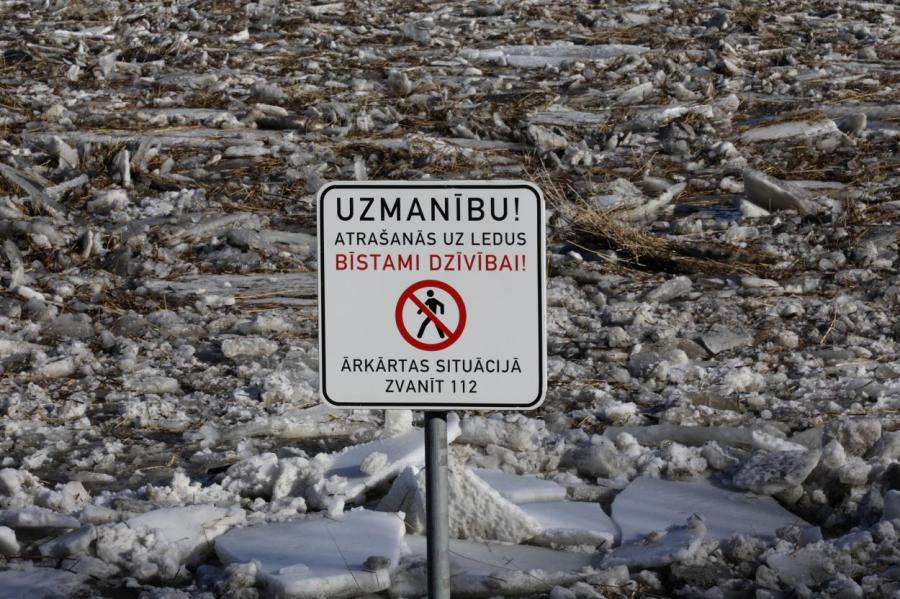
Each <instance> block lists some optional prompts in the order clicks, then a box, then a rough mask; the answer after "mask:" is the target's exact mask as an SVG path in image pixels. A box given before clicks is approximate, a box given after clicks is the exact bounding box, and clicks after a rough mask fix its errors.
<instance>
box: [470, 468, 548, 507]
mask: <svg viewBox="0 0 900 599" xmlns="http://www.w3.org/2000/svg"><path fill="white" fill-rule="evenodd" d="M475 474H477V475H478V476H479V477H480V478H481V479H482V480H484V481H485V482H486V483H487V484H489V485H490V486H491V487H493V489H494V490H496V491H497V492H498V493H500V495H502V496H503V497H504V498H505V499H507V500H509V501H512V502H513V503H518V504H522V503H534V502H536V501H562V500H563V499H565V498H566V488H565V487H563V486H562V485H558V484H556V483H555V482H553V481H550V480H542V479H540V478H536V477H534V476H518V475H516V474H508V473H506V472H503V471H501V470H488V469H486V468H476V469H475Z"/></svg>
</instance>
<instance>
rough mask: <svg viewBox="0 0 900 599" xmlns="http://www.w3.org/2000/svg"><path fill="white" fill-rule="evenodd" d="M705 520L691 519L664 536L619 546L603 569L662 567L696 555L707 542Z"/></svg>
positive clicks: (608, 558)
mask: <svg viewBox="0 0 900 599" xmlns="http://www.w3.org/2000/svg"><path fill="white" fill-rule="evenodd" d="M706 536H707V535H706V526H704V524H703V520H702V519H701V518H698V517H696V516H692V517H691V518H690V519H689V520H688V524H687V525H686V526H673V527H672V528H670V529H668V530H667V531H666V532H665V534H661V535H659V534H654V535H652V536H651V537H649V538H645V539H643V540H641V541H637V542H634V543H629V544H628V545H623V546H621V547H617V548H616V549H614V550H613V552H612V553H610V554H609V555H608V556H606V558H605V559H604V560H603V565H604V566H609V567H612V566H628V569H629V570H632V569H642V568H662V567H664V566H667V565H669V564H671V563H674V562H683V561H685V560H688V559H691V558H692V557H694V555H696V554H697V550H698V549H700V545H701V544H702V543H703V541H704V540H705V539H706Z"/></svg>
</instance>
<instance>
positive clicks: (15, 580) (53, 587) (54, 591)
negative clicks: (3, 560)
mask: <svg viewBox="0 0 900 599" xmlns="http://www.w3.org/2000/svg"><path fill="white" fill-rule="evenodd" d="M83 581H84V576H81V575H79V574H73V573H71V572H66V571H65V570H54V569H53V568H27V569H24V570H5V571H2V572H0V597H2V598H3V599H61V598H65V597H71V596H72V595H74V594H75V592H76V591H77V590H78V589H79V587H80V586H81V584H82V582H83Z"/></svg>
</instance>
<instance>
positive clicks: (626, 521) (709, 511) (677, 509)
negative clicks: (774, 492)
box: [612, 477, 810, 543]
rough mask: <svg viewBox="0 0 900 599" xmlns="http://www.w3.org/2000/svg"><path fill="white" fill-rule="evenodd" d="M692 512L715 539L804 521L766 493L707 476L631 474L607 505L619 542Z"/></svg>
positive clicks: (768, 532) (770, 531)
mask: <svg viewBox="0 0 900 599" xmlns="http://www.w3.org/2000/svg"><path fill="white" fill-rule="evenodd" d="M692 514H698V515H700V516H701V517H702V518H703V520H704V523H705V525H706V529H707V534H708V536H709V537H710V538H713V539H717V540H723V539H727V538H729V537H731V536H732V535H735V534H745V535H751V536H757V537H763V538H768V539H772V538H774V537H775V531H776V530H778V529H779V528H781V527H783V526H787V525H789V524H795V525H798V526H801V527H803V526H810V525H809V523H807V522H806V521H804V520H803V519H802V518H800V517H799V516H796V515H794V514H792V513H791V512H789V511H787V510H786V509H784V508H783V507H781V506H780V505H779V504H778V502H776V501H775V500H774V499H772V498H771V497H762V496H759V495H754V494H751V493H738V492H735V491H729V490H727V489H722V488H719V487H716V486H714V485H713V484H712V483H710V482H709V481H707V480H702V481H668V480H661V479H657V478H646V477H642V478H637V479H635V480H634V481H633V482H632V483H631V484H630V485H628V486H627V487H626V488H625V490H624V491H622V492H621V493H620V494H619V495H618V496H616V498H615V500H613V504H612V519H613V521H614V522H615V523H616V524H617V525H618V526H619V529H620V531H621V533H622V542H623V543H629V542H632V541H637V540H639V539H642V538H643V537H645V536H646V535H648V534H649V533H651V532H654V531H662V530H666V529H667V528H669V527H671V526H676V525H681V524H683V523H684V522H685V521H686V520H687V519H688V518H689V517H690V516H691V515H692Z"/></svg>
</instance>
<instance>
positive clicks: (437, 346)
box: [394, 279, 466, 351]
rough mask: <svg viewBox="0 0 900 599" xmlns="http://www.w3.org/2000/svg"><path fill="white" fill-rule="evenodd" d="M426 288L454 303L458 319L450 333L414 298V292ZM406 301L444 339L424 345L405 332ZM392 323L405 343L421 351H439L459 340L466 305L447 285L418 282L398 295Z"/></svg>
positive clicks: (422, 303) (455, 291) (464, 323)
mask: <svg viewBox="0 0 900 599" xmlns="http://www.w3.org/2000/svg"><path fill="white" fill-rule="evenodd" d="M427 287H431V288H433V289H440V290H441V291H443V292H444V293H446V294H447V295H448V296H450V298H452V299H453V301H454V302H455V303H456V308H457V312H458V317H457V323H456V329H455V330H453V331H451V330H450V327H448V326H447V325H446V324H444V322H443V321H442V320H441V319H440V318H438V317H437V314H435V313H434V312H433V311H432V310H430V309H429V308H428V306H427V305H425V303H424V302H423V301H422V300H420V299H419V298H418V297H416V291H419V290H420V289H425V288H427ZM407 300H409V301H411V302H412V303H413V305H414V306H416V307H417V308H419V311H420V312H421V313H422V314H424V315H425V317H426V318H428V320H430V321H431V322H433V323H434V326H436V327H437V329H438V330H439V331H440V332H441V333H444V335H446V337H445V338H444V339H442V340H441V341H438V342H437V343H426V342H424V341H422V340H421V339H417V338H415V337H413V335H412V334H411V333H410V331H409V330H407V328H406V323H405V322H404V321H403V309H404V307H405V306H406V302H407ZM394 321H395V322H396V323H397V330H398V331H399V332H400V336H401V337H403V338H404V339H405V340H406V342H407V343H409V344H410V345H412V346H413V347H415V348H416V349H421V350H422V351H439V350H442V349H446V348H448V347H450V346H451V345H453V344H454V343H456V342H457V341H458V340H459V338H460V336H462V332H463V329H464V328H465V326H466V304H465V303H464V302H463V298H462V296H461V295H460V294H459V292H458V291H457V290H456V289H454V288H453V287H451V286H450V285H448V284H447V283H444V282H443V281H438V280H436V279H426V280H424V281H419V282H418V283H413V284H412V285H410V286H409V287H407V288H406V290H405V291H404V292H403V293H401V294H400V298H399V299H398V300H397V306H396V307H395V308H394Z"/></svg>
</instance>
